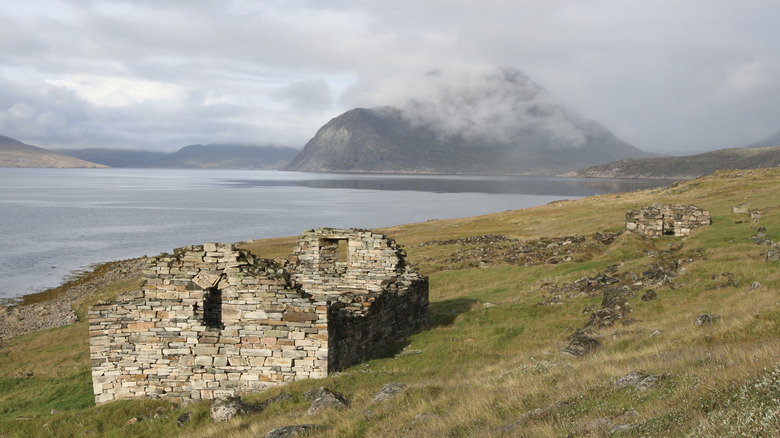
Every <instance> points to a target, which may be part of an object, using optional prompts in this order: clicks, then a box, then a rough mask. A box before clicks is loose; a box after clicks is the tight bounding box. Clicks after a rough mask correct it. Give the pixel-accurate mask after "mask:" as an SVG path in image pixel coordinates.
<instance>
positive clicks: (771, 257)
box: [766, 244, 780, 262]
mask: <svg viewBox="0 0 780 438" xmlns="http://www.w3.org/2000/svg"><path fill="white" fill-rule="evenodd" d="M778 260H780V245H778V244H774V245H772V247H771V248H769V251H767V252H766V261H768V262H776V261H778Z"/></svg>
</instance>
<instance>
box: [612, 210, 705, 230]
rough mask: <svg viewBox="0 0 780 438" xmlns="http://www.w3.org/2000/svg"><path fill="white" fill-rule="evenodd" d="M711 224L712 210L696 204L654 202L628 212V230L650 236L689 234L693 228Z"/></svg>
mask: <svg viewBox="0 0 780 438" xmlns="http://www.w3.org/2000/svg"><path fill="white" fill-rule="evenodd" d="M710 224H712V218H711V217H710V212H709V211H707V210H702V209H701V208H699V207H697V206H695V205H682V204H653V205H651V206H647V207H642V208H640V209H638V210H629V211H627V212H626V231H628V232H631V233H635V234H641V235H644V236H649V237H658V236H663V235H674V236H677V237H682V236H688V235H690V234H691V230H692V229H694V228H698V227H700V226H704V225H710Z"/></svg>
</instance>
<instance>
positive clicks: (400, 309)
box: [89, 229, 428, 403]
mask: <svg viewBox="0 0 780 438" xmlns="http://www.w3.org/2000/svg"><path fill="white" fill-rule="evenodd" d="M334 241H335V242H336V243H338V242H339V241H344V242H343V243H345V244H346V245H347V246H349V247H350V248H354V251H350V252H348V253H347V255H346V256H344V260H343V261H338V260H334V259H333V257H331V256H333V254H334V252H333V251H332V250H333V248H332V245H333V244H334ZM329 257H330V258H329ZM335 257H339V254H338V253H335ZM403 257H404V253H403V251H402V250H401V249H400V248H398V247H397V245H395V243H394V242H393V241H392V240H390V239H387V238H386V237H385V236H384V235H381V234H376V233H372V232H370V231H362V230H331V229H320V230H316V231H311V232H307V233H304V235H302V236H301V237H300V238H299V244H298V246H297V247H296V250H295V251H294V252H293V254H292V255H291V257H290V260H289V261H282V262H278V263H277V262H275V261H272V260H266V259H260V258H256V257H254V256H253V255H252V254H250V253H248V252H246V251H242V250H238V249H236V248H235V247H234V246H233V245H230V244H205V245H196V246H188V247H184V248H179V249H177V250H175V251H174V253H173V254H172V255H167V254H165V255H161V256H159V257H156V258H152V259H150V260H149V264H148V266H147V269H146V270H145V271H144V276H145V282H144V286H143V289H142V290H141V291H138V292H132V293H129V294H124V295H121V296H119V297H117V300H116V301H115V302H112V303H99V304H98V305H96V306H93V307H92V308H91V309H90V312H89V316H90V355H91V359H92V376H93V388H94V393H95V400H96V402H97V403H102V402H106V401H110V400H117V399H124V398H135V397H173V398H176V399H180V400H201V399H210V398H214V397H217V396H220V395H235V394H238V393H242V392H248V391H256V390H263V389H267V388H269V387H271V386H275V385H278V384H280V383H283V382H289V381H292V380H297V379H306V378H320V377H324V376H326V375H327V374H328V373H329V372H333V371H336V370H338V369H341V368H343V367H346V366H349V365H352V364H354V363H356V362H358V361H362V360H366V359H369V358H373V357H377V356H378V355H380V354H381V353H382V350H383V349H384V348H385V347H386V346H387V344H388V343H390V342H393V341H395V340H397V339H399V338H402V337H404V336H407V335H408V334H410V333H412V332H413V331H415V330H419V329H420V328H422V327H423V326H424V325H425V324H426V323H427V318H428V283H427V278H424V277H420V276H419V275H418V274H417V273H416V272H414V271H412V270H410V269H408V268H407V267H406V266H405V264H404V263H403ZM391 272H392V273H394V275H393V274H391Z"/></svg>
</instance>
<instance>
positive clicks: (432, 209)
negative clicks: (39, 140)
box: [0, 169, 669, 300]
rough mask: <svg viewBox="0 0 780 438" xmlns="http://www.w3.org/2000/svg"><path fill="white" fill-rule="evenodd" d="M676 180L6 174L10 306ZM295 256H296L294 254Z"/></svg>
mask: <svg viewBox="0 0 780 438" xmlns="http://www.w3.org/2000/svg"><path fill="white" fill-rule="evenodd" d="M668 183H669V181H648V180H602V179H569V178H551V177H523V176H462V175H457V176H454V175H450V176H443V175H436V176H433V175H367V174H314V173H300V172H279V171H241V170H200V169H198V170H189V169H187V170H181V169H176V170H171V169H0V235H2V244H3V246H2V251H0V277H2V278H3V283H2V286H0V300H3V299H9V298H15V297H19V296H21V295H24V294H28V293H32V292H36V291H40V290H43V289H46V288H49V287H53V286H56V285H58V284H60V283H61V282H62V280H63V278H64V277H66V276H67V275H68V274H69V273H71V272H73V271H76V270H80V269H85V268H88V267H89V266H90V265H92V264H95V263H100V262H105V261H111V260H120V259H127V258H133V257H138V256H142V255H156V254H158V253H160V252H171V251H172V250H173V249H174V248H177V247H180V246H185V245H191V244H200V243H205V242H237V241H244V240H250V239H260V238H267V237H280V236H291V235H297V234H300V233H301V232H302V231H304V230H306V229H310V228H318V227H337V228H350V227H356V228H377V227H385V226H391V225H399V224H405V223H413V222H422V221H426V220H429V219H447V218H455V217H466V216H474V215H479V214H486V213H493V212H498V211H504V210H513V209H520V208H527V207H532V206H537V205H542V204H546V203H548V202H551V201H555V200H560V199H566V198H569V199H572V198H579V197H584V196H591V195H594V194H603V193H615V192H624V191H629V190H635V189H639V188H647V187H654V186H660V185H664V184H668ZM291 249H292V248H291Z"/></svg>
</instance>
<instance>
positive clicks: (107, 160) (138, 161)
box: [56, 148, 168, 167]
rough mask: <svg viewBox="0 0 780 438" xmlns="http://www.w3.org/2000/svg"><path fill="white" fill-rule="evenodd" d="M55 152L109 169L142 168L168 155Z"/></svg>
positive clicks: (124, 151) (127, 151) (103, 150)
mask: <svg viewBox="0 0 780 438" xmlns="http://www.w3.org/2000/svg"><path fill="white" fill-rule="evenodd" d="M56 152H59V153H61V154H65V155H70V156H71V157H76V158H78V159H81V160H86V161H91V162H93V163H100V164H105V165H106V166H109V167H142V166H144V165H145V164H148V163H151V162H154V161H157V160H160V159H162V158H163V157H165V156H166V155H168V154H167V153H165V152H156V151H136V150H130V149H108V148H88V149H59V150H57V151H56Z"/></svg>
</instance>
